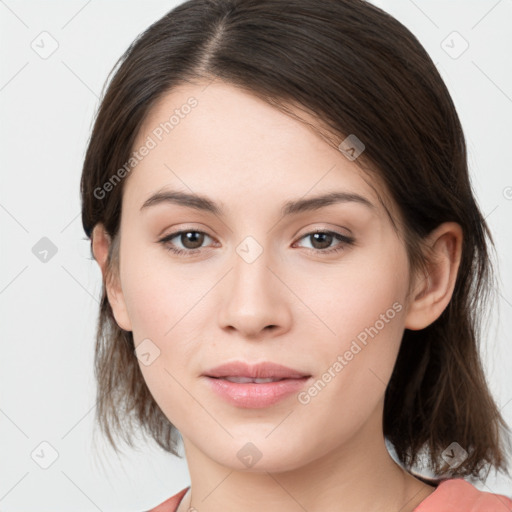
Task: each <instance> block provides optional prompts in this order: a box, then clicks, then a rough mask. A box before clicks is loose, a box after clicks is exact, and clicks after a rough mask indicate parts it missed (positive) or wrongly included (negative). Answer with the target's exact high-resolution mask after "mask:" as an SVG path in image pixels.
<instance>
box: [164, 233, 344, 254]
mask: <svg viewBox="0 0 512 512" xmlns="http://www.w3.org/2000/svg"><path fill="white" fill-rule="evenodd" d="M184 233H199V234H202V235H206V236H208V237H210V238H212V237H211V236H210V235H208V233H205V232H204V231H199V230H195V229H185V230H181V231H175V232H174V233H170V234H169V235H167V236H165V237H164V238H162V239H161V240H159V242H160V243H162V244H163V245H164V247H166V249H167V250H168V251H171V252H173V253H174V254H177V255H183V256H193V255H194V254H196V253H197V252H200V251H201V248H199V249H177V248H176V247H173V246H172V244H170V241H171V240H172V239H173V238H176V237H177V236H178V235H182V234H184ZM317 233H319V234H325V235H334V238H335V239H337V240H339V241H340V242H341V243H339V244H337V245H335V246H334V247H333V248H331V249H311V248H309V247H306V249H308V250H309V251H313V252H315V253H320V254H332V253H338V252H340V251H343V250H344V249H345V247H344V246H345V245H353V244H354V239H353V238H351V237H348V236H346V235H342V234H341V233H337V232H336V231H327V230H315V231H311V232H310V233H306V234H305V235H303V236H302V237H300V238H299V240H302V239H303V238H307V237H308V236H311V235H314V234H317Z"/></svg>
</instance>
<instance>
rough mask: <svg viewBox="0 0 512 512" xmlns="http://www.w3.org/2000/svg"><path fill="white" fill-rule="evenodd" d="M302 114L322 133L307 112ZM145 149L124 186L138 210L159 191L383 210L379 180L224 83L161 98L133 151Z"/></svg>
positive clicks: (276, 111)
mask: <svg viewBox="0 0 512 512" xmlns="http://www.w3.org/2000/svg"><path fill="white" fill-rule="evenodd" d="M292 110H293V109H292ZM295 112H297V115H298V116H299V117H301V118H302V119H305V120H306V121H307V122H309V123H311V124H312V125H313V127H317V126H318V121H316V122H315V119H314V118H313V117H312V116H310V115H309V114H307V113H305V111H302V110H301V111H300V112H298V111H295ZM341 140H342V139H340V142H341ZM144 146H146V147H150V149H149V151H145V153H146V154H145V156H144V157H143V158H141V159H140V160H139V161H138V163H137V165H136V166H135V168H134V169H133V171H131V173H130V175H129V179H128V182H127V183H126V184H125V196H130V200H133V201H135V202H136V203H138V204H142V203H143V202H144V198H145V197H147V196H148V194H150V193H152V192H155V190H156V189H159V188H161V187H163V186H173V187H174V188H179V189H181V190H187V189H188V191H193V192H198V193H199V192H201V193H206V194H208V195H214V196H216V197H218V198H219V199H221V198H222V197H223V196H224V195H229V194H231V195H232V194H233V190H240V191H241V192H242V191H243V192H244V194H246V195H247V194H249V195H250V197H247V198H246V199H247V200H258V197H261V198H263V197H265V198H267V199H270V198H272V197H273V196H274V197H275V199H276V200H277V199H279V198H281V200H280V201H279V202H282V201H283V199H282V198H283V196H284V195H285V196H290V197H299V196H304V195H307V194H308V193H310V194H315V193H320V192H326V191H330V190H332V189H337V190H340V189H342V190H346V191H348V192H357V193H360V194H365V195H366V197H368V198H369V199H370V200H371V201H372V202H373V203H374V204H375V205H376V206H379V207H382V206H383V205H381V204H380V199H379V196H380V197H381V198H382V196H383V194H382V193H383V190H382V187H381V186H380V185H378V184H377V183H378V180H377V179H375V177H373V179H372V182H370V180H369V177H368V175H367V174H365V173H363V171H362V170H361V169H360V168H359V166H358V165H356V163H354V162H352V161H350V160H349V159H348V158H346V156H345V155H344V154H343V153H342V152H340V151H339V150H338V149H336V148H335V147H332V146H331V145H329V144H328V142H327V141H326V139H325V138H324V137H323V136H321V135H320V134H319V133H318V132H317V131H315V129H314V128H312V127H311V126H308V125H307V124H306V123H303V122H300V121H299V120H297V119H295V118H293V117H292V116H290V115H287V114H286V113H284V112H282V111H280V110H279V109H277V108H275V107H273V106H271V105H269V104H268V103H267V102H265V101H264V100H262V99H260V98H258V97H257V96H255V95H252V94H250V93H248V92H246V91H244V90H242V89H240V88H237V87H235V86H233V85H231V84H226V83H224V82H221V81H220V82H219V81H215V82H213V83H210V84H209V85H208V84H207V83H203V84H186V85H181V86H178V87H176V88H174V89H173V90H171V91H170V92H168V93H167V94H165V95H164V96H163V97H161V98H160V99H159V101H158V102H157V103H156V104H155V105H153V107H152V108H151V109H150V111H149V112H148V115H147V116H146V119H145V121H144V123H143V124H142V126H141V127H140V130H139V133H138V134H137V137H136V140H135V143H134V146H133V148H132V150H133V151H137V150H140V149H141V148H143V147H144ZM248 184H250V186H248ZM214 191H215V192H214ZM238 199H239V200H240V201H241V202H242V203H243V202H244V199H245V198H244V197H239V198H238Z"/></svg>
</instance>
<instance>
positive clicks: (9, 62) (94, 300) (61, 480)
mask: <svg viewBox="0 0 512 512" xmlns="http://www.w3.org/2000/svg"><path fill="white" fill-rule="evenodd" d="M177 3H179V2H176V1H146V2H142V1H140V2H134V1H108V2H107V1H100V0H92V1H91V0H90V1H81V2H76V1H69V0H67V1H61V2H55V1H52V2H35V1H31V2H16V1H14V0H5V1H0V27H1V36H0V37H1V52H2V53H1V59H2V60H1V62H2V65H1V71H0V108H1V120H2V122H1V137H0V140H1V143H2V152H1V156H2V158H1V168H2V183H3V185H2V187H1V188H0V223H1V229H2V232H1V233H2V234H1V241H2V246H1V247H2V251H1V274H0V306H1V311H2V323H1V325H2V336H3V338H2V344H1V354H0V364H1V368H0V382H1V391H2V393H1V403H0V450H1V452H0V512H8V511H9V512H15V511H26V510H31V511H34V512H35V511H52V512H61V511H69V510H75V511H95V510H103V511H121V510H122V511H139V512H140V511H141V510H144V509H147V508H149V507H150V506H155V505H156V504H158V503H160V502H161V501H163V500H164V499H166V498H167V497H169V496H170V495H172V494H174V493H175V492H177V491H179V490H180V489H182V488H183V487H185V486H186V485H188V483H189V479H188V472H187V468H186V464H185V461H184V460H180V459H178V458H176V457H173V456H171V455H168V454H166V453H164V452H163V451H162V450H160V449H159V448H158V447H157V446H156V445H155V444H154V443H148V444H143V443H142V444H141V445H140V449H139V450H138V451H127V454H126V456H125V457H122V458H117V457H116V456H115V455H114V453H113V452H112V451H111V450H109V449H108V448H107V447H106V444H105V443H104V442H102V441H101V439H98V442H97V446H98V447H99V448H98V452H99V453H96V452H95V451H94V449H93V445H92V432H93V413H94V406H95V383H94V381H93V374H92V362H93V348H94V333H95V327H96V315H97V309H98V300H99V297H100V291H101V274H100V271H99V268H98V267H97V264H96V263H95V262H94V261H92V260H90V259H89V242H88V241H86V240H84V239H83V238H84V233H83V231H82V226H81V222H80V202H79V179H80V173H81V166H82V160H83V156H84V151H85V147H86V143H87V140H88V137H89V134H90V130H91V127H92V119H93V115H94V112H95V111H96V108H97V106H98V104H99V96H100V93H101V90H102V87H103V84H104V82H105V80H106V77H107V74H108V72H109V71H110V70H111V68H112V66H113V65H114V63H115V61H116V60H117V59H118V57H119V56H120V55H121V54H122V52H123V51H124V50H125V49H126V48H127V47H128V45H129V44H130V43H131V42H132V40H133V39H134V38H135V37H136V36H137V34H139V33H140V32H141V31H143V30H144V29H146V28H147V27H148V26H149V25H150V24H151V23H152V22H154V21H156V20H157V19H158V18H160V17H161V16H162V15H164V14H165V13H166V12H167V11H169V10H170V9H171V8H173V7H174V6H175V5H177ZM375 3H376V4H377V5H379V6H380V7H382V8H383V9H384V10H386V11H388V12H390V13H391V14H392V15H394V16H395V17H396V18H398V19H399V20H400V21H401V22H402V23H404V24H405V25H406V26H407V27H408V28H409V29H410V30H411V31H412V32H413V33H414V34H415V35H416V36H417V37H418V38H419V40H420V41H421V42H422V44H423V45H424V46H425V47H426V49H427V51H428V52H429V53H430V55H431V56H432V58H433V60H434V62H435V63H436V65H437V67H438V69H439V70H440V73H441V75H442V76H443V78H444V80H445V81H446V83H447V85H448V88H449V90H450V92H451V94H452V97H453V99H454V102H455V105H456V107H457V110H458V113H459V115H460V117H461V121H462V124H463V127H464V129H465V134H466V138H467V143H468V150H469V161H470V167H471V174H472V180H473V183H474V187H475V191H476V195H477V197H478V200H479V202H480V204H481V207H482V210H483V212H484V214H485V215H486V217H487V220H488V222H489V224H490V226H491V229H492V231H493V234H494V237H495V240H496V245H497V252H498V256H499V263H500V268H499V272H500V279H501V283H502V290H501V295H500V297H499V305H500V309H501V316H500V317H498V315H497V314H496V313H494V314H493V315H492V316H491V318H490V321H489V324H488V328H487V329H486V332H487V337H486V339H484V340H483V341H484V343H483V345H484V347H483V357H484V360H485V364H486V369H487V372H488V376H489V379H490V386H491V389H492V391H493V393H494V395H495V397H496V400H497V402H498V404H499V405H500V407H501V411H502V413H503V415H504V416H505V419H506V420H507V421H508V423H509V424H511V425H512V372H511V364H510V361H512V344H511V334H510V333H511V331H512V279H511V265H510V262H511V261H512V244H511V237H510V232H511V230H510V220H511V218H512V173H511V167H510V157H509V154H510V147H511V140H510V139H511V135H512V129H511V127H512V121H511V119H512V99H511V98H512V72H511V64H510V62H511V61H510V53H511V50H512V33H511V32H510V31H509V30H508V29H509V27H510V26H511V25H512V2H511V1H510V0H508V1H507V0H501V1H497V0H492V1H482V0H479V1H468V0H464V1H446V0H443V1H423V2H420V0H415V2H413V1H412V0H401V1H391V0H387V1H386V0H382V1H375ZM44 31H46V32H48V33H49V34H50V35H51V36H48V35H40V34H41V33H42V32H44ZM453 31H457V32H458V33H459V34H460V36H461V37H462V38H464V39H465V40H466V41H467V42H468V44H469V47H468V48H467V50H466V51H465V52H464V53H462V54H461V55H460V56H458V57H457V58H454V57H455V56H456V54H457V53H458V52H459V51H460V50H461V49H462V48H463V46H461V45H462V44H463V41H462V39H460V37H459V36H457V35H453V34H452V32H453ZM450 34H452V35H450ZM448 36H449V37H448ZM447 37H448V39H447ZM52 38H53V39H54V40H55V41H56V42H57V43H58V48H57V49H56V51H55V52H54V53H53V54H52V55H50V56H48V57H47V58H42V57H41V56H40V55H39V54H40V53H41V52H44V51H49V49H51V45H52V44H56V43H52ZM443 41H445V42H444V43H443ZM31 45H32V46H31ZM33 47H34V48H36V49H37V51H36V50H35V49H34V48H33ZM38 52H39V53H38ZM42 237H47V238H49V239H50V240H51V241H52V243H53V244H55V246H56V248H57V253H56V254H55V255H54V256H53V257H50V255H51V254H50V255H49V256H48V261H47V262H46V263H43V262H41V261H40V260H39V259H38V258H37V257H36V256H35V255H34V253H33V251H32V249H33V247H34V246H35V245H36V244H37V243H38V242H39V241H40V239H41V238H42ZM42 442H46V443H49V444H50V445H51V446H52V447H53V449H54V450H55V451H56V453H57V454H58V457H57V459H56V460H55V462H53V464H51V465H50V466H49V467H48V469H42V468H41V467H40V464H44V463H45V462H46V463H49V462H51V455H52V449H51V448H49V447H48V446H47V445H41V443H42ZM31 454H32V455H31ZM32 456H33V457H32ZM36 461H37V462H36ZM478 487H479V488H481V489H486V490H492V491H493V492H501V493H504V494H508V495H511V494H512V482H511V481H510V480H508V479H506V478H504V477H499V478H496V477H495V476H494V475H493V474H492V473H491V476H490V477H489V478H488V480H487V482H486V484H484V485H478Z"/></svg>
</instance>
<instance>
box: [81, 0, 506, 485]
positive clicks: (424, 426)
mask: <svg viewBox="0 0 512 512" xmlns="http://www.w3.org/2000/svg"><path fill="white" fill-rule="evenodd" d="M116 69H117V70H116ZM114 70H116V71H115V74H114V76H113V78H112V79H111V81H110V83H109V84H108V88H107V90H106V93H105V94H104V95H103V99H102V102H101V105H100V108H99V110H98V113H97V116H96V119H95V123H94V127H93V130H92V134H91V137H90V141H89V145H88V149H87V153H86V156H85V161H84V166H83V174H82V179H81V199H82V223H83V227H84V230H85V232H86V234H87V236H88V237H89V238H91V234H92V230H93V228H94V226H95V225H96V224H98V223H102V224H103V225H104V227H105V229H106V231H107V233H108V234H109V235H110V236H111V238H112V240H113V243H112V246H111V251H110V253H109V258H108V268H109V272H110V275H111V277H112V278H114V277H115V276H116V271H117V266H118V257H119V243H118V238H119V237H118V236H117V235H118V231H119V223H120V214H121V201H122V191H123V183H124V180H121V179H117V182H116V183H115V184H114V185H115V186H113V187H110V189H111V190H110V191H109V193H108V194H106V193H105V190H106V189H105V188H102V187H104V184H105V183H107V182H109V180H111V181H110V182H111V183H112V179H113V177H114V175H115V173H116V171H117V170H118V169H120V168H122V166H123V165H124V164H125V162H127V161H128V160H129V158H130V153H131V151H132V150H133V147H132V146H133V143H134V140H135V137H136V135H137V133H138V129H139V128H140V126H141V124H142V122H143V121H144V119H145V117H146V116H147V114H148V112H149V111H150V110H151V108H152V106H154V105H155V103H156V102H157V101H158V100H159V99H160V98H162V97H163V96H164V95H165V94H166V93H167V92H169V91H170V90H171V89H172V88H174V87H176V86H177V85H181V84H185V83H190V82H193V81H195V80H197V81H202V82H204V81H205V80H211V79H213V78H215V79H220V80H223V81H225V82H227V83H230V84H232V85H234V86H237V87H241V88H243V89H244V90H246V91H248V92H250V93H252V94H255V95H257V96H259V97H261V98H263V99H264V100H265V101H267V102H268V103H270V104H271V105H273V106H275V107H276V108H280V109H281V110H283V111H284V112H287V113H288V114H290V115H292V114H291V112H290V111H289V110H288V109H287V107H286V104H288V105H294V106H296V107H298V108H301V109H302V110H304V111H305V112H308V113H310V114H312V115H313V116H314V118H315V119H317V120H318V125H320V124H322V125H323V126H327V127H328V128H329V130H330V133H332V134H334V135H335V136H336V137H338V138H339V137H341V139H339V140H342V139H343V138H345V137H346V136H347V135H349V134H356V135H357V137H358V138H359V139H360V140H361V141H363V142H364V144H365V151H364V152H363V153H362V154H361V156H360V157H359V158H358V159H357V160H356V161H355V163H356V164H357V165H359V166H360V167H361V168H362V169H364V170H365V172H373V173H374V176H377V177H378V179H379V180H382V182H383V183H384V184H385V190H387V191H389V194H390V196H391V198H392V199H393V201H394V202H395V203H396V205H397V206H398V209H399V211H400V216H401V218H402V219H403V224H404V234H405V236H404V239H405V244H406V248H407V253H408V256H409V265H410V267H411V268H412V269H413V270H418V269H422V271H425V269H426V268H427V267H426V263H427V261H428V259H427V254H426V253H425V251H423V250H422V244H421V242H422V240H423V238H424V237H425V235H427V234H428V233H430V232H431V231H432V230H433V229H434V228H436V227H437V226H438V225H440V224H441V223H443V222H445V221H454V222H457V223H458V224H460V226H461V227H462V230H463V237H464V240H463V248H462V259H461V263H460V268H459V272H458V276H457V280H456V284H455V289H454V293H453V296H452V299H451V301H450V303H449V305H448V306H447V308H446V309H445V310H444V311H443V313H442V314H441V316H440V317H439V318H438V319H437V320H436V321H435V322H433V323H432V324H431V325H429V326H428V327H426V328H425V329H422V330H419V331H411V330H408V329H406V330H405V332H404V336H403V339H402V343H401V347H400V351H399V354H398V358H397V361H396V365H395V368H394V371H393V374H392V376H391V380H390V382H389V385H388V387H387V389H386V394H385V404H384V419H383V429H384V435H385V436H386V438H387V439H388V440H389V441H390V442H391V443H392V444H393V447H394V449H395V450H396V454H397V456H398V458H399V459H400V461H401V462H402V463H403V464H404V465H405V466H406V467H408V468H411V467H412V466H413V465H414V464H416V463H418V462H419V461H420V458H421V457H420V455H421V452H422V450H426V453H427V459H428V463H429V466H430V467H431V468H432V470H433V471H434V472H435V473H436V474H438V475H447V474H448V473H450V472H449V468H447V467H446V465H445V464H444V463H443V459H442V456H441V454H442V452H443V450H445V449H446V448H447V447H448V446H449V445H450V444H451V443H452V442H454V441H456V442H457V443H458V444H459V445H461V446H462V447H463V448H464V449H465V450H466V451H467V452H468V457H467V459H466V460H465V461H464V462H463V463H462V464H461V465H460V466H459V467H457V468H456V469H455V470H453V471H452V472H451V473H450V474H452V475H454V476H455V475H460V476H464V475H467V476H470V475H471V476H476V477H479V478H482V476H481V472H482V470H483V469H484V467H485V466H486V465H489V466H494V467H495V468H496V469H499V470H503V471H505V472H507V474H508V471H507V463H506V459H505V457H504V448H503V446H502V442H503V440H504V434H505V432H506V433H507V434H508V432H509V430H508V428H507V425H506V423H505V422H504V420H503V418H502V417H501V415H500V412H499V410H498V408H497V406H496V404H495V402H494V401H493V398H492V397H491V395H490V393H489V390H488V386H487V383H486V379H485V375H484V372H483V369H482V363H481V360H480V355H479V352H478V345H477V340H479V339H480V334H481V333H480V331H481V319H482V314H483V309H482V307H483V305H484V304H485V302H486V301H487V300H488V299H491V298H492V294H491V292H492V291H493V287H494V286H495V282H494V279H493V278H494V274H493V271H492V265H491V261H490V254H489V247H490V245H489V246H488V245H487V244H488V242H487V239H488V241H489V242H490V244H493V241H492V237H491V235H490V232H489V229H488V227H487V225H486V223H485V220H484V218H483V216H482V214H481V212H480V210H479V208H478V206H477V204H476V201H475V199H474V196H473V192H472V188H471V184H470V179H469V173H468V165H467V157H466V145H465V139H464V134H463V131H462V127H461V124H460V121H459V118H458V115H457V112H456V109H455V106H454V104H453V102H452V99H451V97H450V94H449V92H448V90H447V88H446V86H445V84H444V82H443V81H442V79H441V77H440V75H439V73H438V71H437V69H436V67H435V65H434V64H433V62H432V60H431V59H430V57H429V55H428V54H427V52H426V51H425V49H424V48H423V47H422V45H421V44H420V43H419V41H418V40H417V39H416V37H415V36H414V35H413V34H412V33H411V32H410V31H409V30H408V29H407V28H406V27H404V26H403V25H402V24H401V23H400V22H398V21H397V20H396V19H394V18H393V17H392V16H390V15H388V14H387V13H386V12H384V11H382V10H381V9H379V8H377V7H375V6H374V5H371V4H369V3H366V2H364V1H362V0H189V1H187V2H184V3H182V4H180V5H178V6H177V7H176V8H174V9H173V10H171V11H170V12H169V13H167V14H166V15H165V16H164V17H162V18H161V19H160V20H158V21H157V22H155V23H154V24H153V25H151V26H150V27H149V28H148V29H147V30H146V31H145V32H143V33H142V34H140V35H139V37H138V38H137V39H136V40H135V41H134V42H133V43H132V44H131V46H130V47H129V48H128V49H127V51H126V52H125V53H124V55H123V56H122V57H121V58H120V60H119V61H118V62H117V64H116V66H115V67H114V69H113V70H112V72H114ZM109 79H110V75H109ZM118 176H119V175H118ZM100 190H102V192H101V193H100V192H98V191H100ZM103 284H104V286H103V294H102V299H101V306H100V312H99V322H98V330H97V342H96V354H95V372H96V377H97V382H98V391H97V411H96V418H97V421H98V423H99V425H100V426H101V428H102V430H103V432H104V433H105V434H106V435H107V438H108V439H109V441H110V443H111V444H112V446H113V447H114V449H115V450H116V451H117V450H118V447H117V446H116V443H115V441H114V438H113V434H115V435H116V436H118V437H122V438H123V439H124V440H125V441H126V442H127V443H128V444H129V445H130V446H133V444H132V434H133V432H134V428H137V427H139V428H142V429H143V430H144V431H145V432H146V433H149V435H150V436H151V437H152V438H153V439H154V440H155V441H156V442H157V443H158V444H159V445H160V446H161V447H162V448H164V449H165V450H167V451H169V452H171V453H173V454H175V455H178V456H179V453H178V442H179V439H180V434H179V432H178V430H177V429H176V428H175V427H174V426H173V425H172V424H171V423H170V422H169V420H168V419H167V418H166V417H165V415H164V414H163V413H162V411H161V410H160V408H159V407H158V405H157V404H156V402H155V401H154V399H153V397H152V396H151V394H150V392H149V390H148V388H147V386H146V384H145V381H144V379H143V376H142V373H141V371H140V368H139V364H138V360H137V358H136V356H135V354H134V345H133V337H132V333H131V332H127V331H124V330H123V329H121V328H120V327H119V326H118V325H117V323H116V322H115V319H114V317H113V313H112V309H111V307H110V304H109V302H108V299H107V296H106V293H105V282H104V283H103ZM489 469H490V467H489Z"/></svg>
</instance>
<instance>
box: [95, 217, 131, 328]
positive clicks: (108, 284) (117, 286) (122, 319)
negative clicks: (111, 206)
mask: <svg viewBox="0 0 512 512" xmlns="http://www.w3.org/2000/svg"><path fill="white" fill-rule="evenodd" d="M111 243H112V239H111V237H110V236H109V234H108V233H107V232H106V231H105V228H104V226H103V225H102V224H97V225H96V226H95V227H94V230H93V233H92V252H93V254H94V259H95V260H96V261H97V263H98V265H99V266H100V269H101V274H102V276H103V286H104V287H105V290H106V293H107V297H108V302H109V303H110V306H111V308H112V312H113V313H114V318H115V320H116V322H117V325H118V326H119V327H120V328H121V329H124V330H125V331H131V330H132V327H131V322H130V319H129V317H128V312H127V310H126V303H125V301H124V295H123V291H122V288H121V283H120V281H119V277H118V274H119V272H117V276H116V275H113V274H112V272H110V271H109V269H108V254H109V250H110V245H111Z"/></svg>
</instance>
